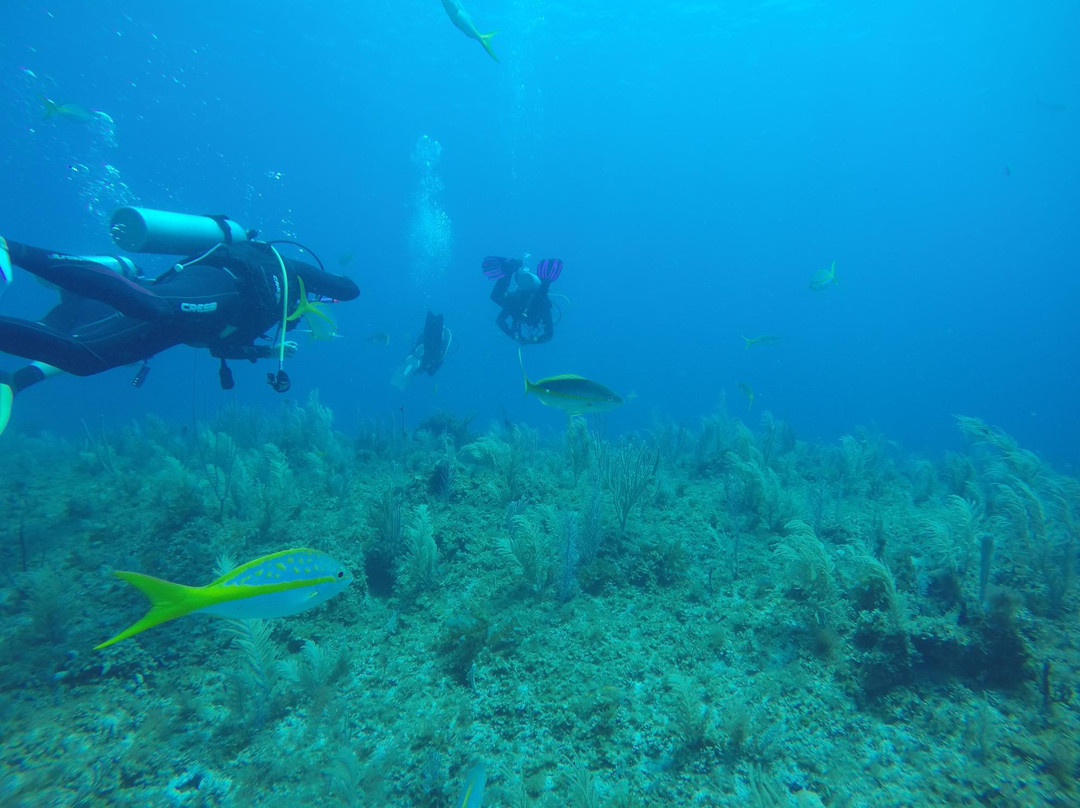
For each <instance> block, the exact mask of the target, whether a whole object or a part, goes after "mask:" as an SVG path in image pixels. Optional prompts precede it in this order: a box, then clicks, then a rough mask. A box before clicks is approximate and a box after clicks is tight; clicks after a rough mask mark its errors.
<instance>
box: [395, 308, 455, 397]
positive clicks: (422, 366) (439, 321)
mask: <svg viewBox="0 0 1080 808" xmlns="http://www.w3.org/2000/svg"><path fill="white" fill-rule="evenodd" d="M453 339H454V335H453V334H452V333H451V332H450V329H449V328H447V327H446V326H444V325H443V316H442V315H441V314H432V313H431V312H430V311H429V312H428V313H427V317H426V318H425V320H424V332H423V333H422V334H421V335H420V336H419V337H417V338H416V344H415V345H414V346H413V350H412V353H410V354H409V355H408V356H406V357H405V359H404V360H403V361H402V363H401V365H399V366H398V369H397V370H395V371H394V377H393V378H392V379H391V380H390V383H391V384H392V385H394V387H396V388H398V389H399V390H404V389H405V388H406V387H408V386H409V382H411V381H412V377H413V376H415V375H416V373H417V372H419V371H423V372H424V373H426V374H427V375H428V376H434V375H435V373H436V372H437V371H438V370H439V368H441V367H442V363H443V359H445V358H446V352H447V350H449V348H450V343H451V341H453Z"/></svg>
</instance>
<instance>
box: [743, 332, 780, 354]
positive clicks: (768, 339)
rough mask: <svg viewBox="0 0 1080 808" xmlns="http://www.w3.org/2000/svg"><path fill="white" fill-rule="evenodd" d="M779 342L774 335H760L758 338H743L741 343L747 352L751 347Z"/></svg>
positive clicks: (778, 338)
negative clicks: (744, 344)
mask: <svg viewBox="0 0 1080 808" xmlns="http://www.w3.org/2000/svg"><path fill="white" fill-rule="evenodd" d="M779 341H780V337H778V336H776V334H762V335H761V336H760V337H743V342H745V343H746V348H745V350H747V351H749V350H750V347H751V346H752V345H775V344H776V343H778V342H779Z"/></svg>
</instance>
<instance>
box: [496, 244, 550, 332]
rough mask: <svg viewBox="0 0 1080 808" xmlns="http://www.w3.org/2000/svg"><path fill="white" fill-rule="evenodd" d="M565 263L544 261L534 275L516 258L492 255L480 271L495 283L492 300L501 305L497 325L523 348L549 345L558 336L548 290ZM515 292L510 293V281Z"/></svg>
mask: <svg viewBox="0 0 1080 808" xmlns="http://www.w3.org/2000/svg"><path fill="white" fill-rule="evenodd" d="M562 268H563V262H562V261H561V260H560V259H558V258H545V259H544V260H543V261H541V262H540V263H538V264H537V265H536V273H535V274H533V273H532V272H530V271H529V269H528V268H527V267H525V266H524V265H523V264H522V263H521V261H519V260H518V259H517V258H500V257H499V256H496V255H489V256H488V257H487V258H485V259H484V262H483V264H482V265H481V269H483V271H484V274H485V275H486V276H487V277H488V278H489V279H490V280H493V281H495V288H494V289H492V290H491V299H492V300H493V301H494V302H495V303H496V304H498V306H499V314H498V316H497V317H496V318H495V324H496V325H497V326H499V328H500V330H502V332H503V333H504V334H506V335H507V336H508V337H510V338H511V339H514V340H516V341H517V342H519V343H521V344H522V345H530V344H534V343H538V342H548V341H550V340H551V338H552V337H553V336H554V335H555V325H554V321H553V320H552V317H551V298H549V297H548V289H549V288H550V286H551V284H552V283H554V282H555V281H556V280H558V277H559V275H561V274H562ZM511 281H513V282H514V290H513V291H510V282H511Z"/></svg>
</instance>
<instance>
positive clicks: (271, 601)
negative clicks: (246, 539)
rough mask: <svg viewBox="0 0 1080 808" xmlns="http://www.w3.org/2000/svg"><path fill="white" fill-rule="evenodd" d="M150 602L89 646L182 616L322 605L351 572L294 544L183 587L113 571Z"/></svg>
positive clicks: (244, 615)
mask: <svg viewBox="0 0 1080 808" xmlns="http://www.w3.org/2000/svg"><path fill="white" fill-rule="evenodd" d="M113 575H115V576H116V577H117V578H120V579H121V580H124V581H127V582H128V583H129V584H131V585H132V586H134V587H135V588H136V589H138V590H139V591H140V592H142V593H143V594H144V595H146V597H147V598H148V599H149V600H150V611H148V612H147V613H146V614H145V616H143V618H142V619H141V620H139V621H137V622H135V623H133V624H132V625H130V626H128V627H127V628H126V629H124V630H123V631H121V632H120V633H119V634H117V635H116V636H115V637H113V638H112V639H111V640H106V641H105V642H103V643H100V644H99V645H95V646H94V650H95V651H96V650H98V649H100V648H105V647H107V646H109V645H112V644H113V643H117V642H120V641H121V640H126V639H127V638H128V637H131V636H133V635H135V634H138V633H140V632H143V631H146V630H147V629H148V628H153V627H154V626H159V625H161V624H162V623H166V622H168V621H169V620H175V619H176V618H178V617H183V616H184V615H187V614H195V613H196V612H201V613H203V614H212V615H214V616H215V617H231V618H241V619H252V618H267V617H287V616H288V615H291V614H299V613H300V612H302V611H305V610H307V609H310V608H311V607H312V606H318V605H319V604H320V603H325V602H326V601H328V600H330V598H332V597H334V595H336V594H338V593H339V592H341V591H342V590H343V589H345V587H347V586H348V585H349V584H350V583H352V574H351V573H350V572H349V571H348V570H347V569H345V568H344V567H343V566H342V565H341V564H340V563H339V562H337V561H335V560H334V559H333V558H331V557H330V556H328V555H327V554H326V553H323V552H320V551H319V550H309V549H306V548H299V549H296V550H282V551H281V552H280V553H271V554H270V555H267V556H263V557H262V558H256V559H255V560H254V561H249V562H248V563H247V564H244V565H243V566H240V567H237V568H236V569H234V570H232V571H231V572H227V573H225V574H224V575H222V576H221V577H220V578H218V579H217V580H216V581H214V582H213V583H209V584H207V585H206V586H184V585H183V584H174V583H172V582H171V581H164V580H162V579H161V578H154V577H153V576H150V575H143V574H142V573H141V572H125V571H123V570H117V571H115V572H113Z"/></svg>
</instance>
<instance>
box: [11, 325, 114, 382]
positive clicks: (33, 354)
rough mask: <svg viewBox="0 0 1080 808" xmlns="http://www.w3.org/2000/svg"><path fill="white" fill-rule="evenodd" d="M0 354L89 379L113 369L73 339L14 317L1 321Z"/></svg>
mask: <svg viewBox="0 0 1080 808" xmlns="http://www.w3.org/2000/svg"><path fill="white" fill-rule="evenodd" d="M0 353H6V354H12V355H13V356H21V357H22V358H23V359H30V360H33V361H36V362H42V363H44V364H46V365H50V366H52V367H54V368H59V369H60V370H63V371H66V372H68V373H72V374H74V375H76V376H92V375H93V374H95V373H100V372H101V371H103V370H107V369H108V368H109V367H112V366H111V365H108V364H106V363H105V361H104V360H103V359H102V358H101V357H99V356H96V355H95V354H94V352H93V351H92V350H90V349H89V348H88V347H87V346H86V345H84V344H83V343H82V342H80V341H79V340H77V339H75V338H74V337H71V336H68V335H67V334H62V333H60V332H59V331H54V330H53V329H51V328H49V327H47V326H44V325H42V324H41V323H32V322H30V321H29V320H18V319H16V318H14V317H0Z"/></svg>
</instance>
